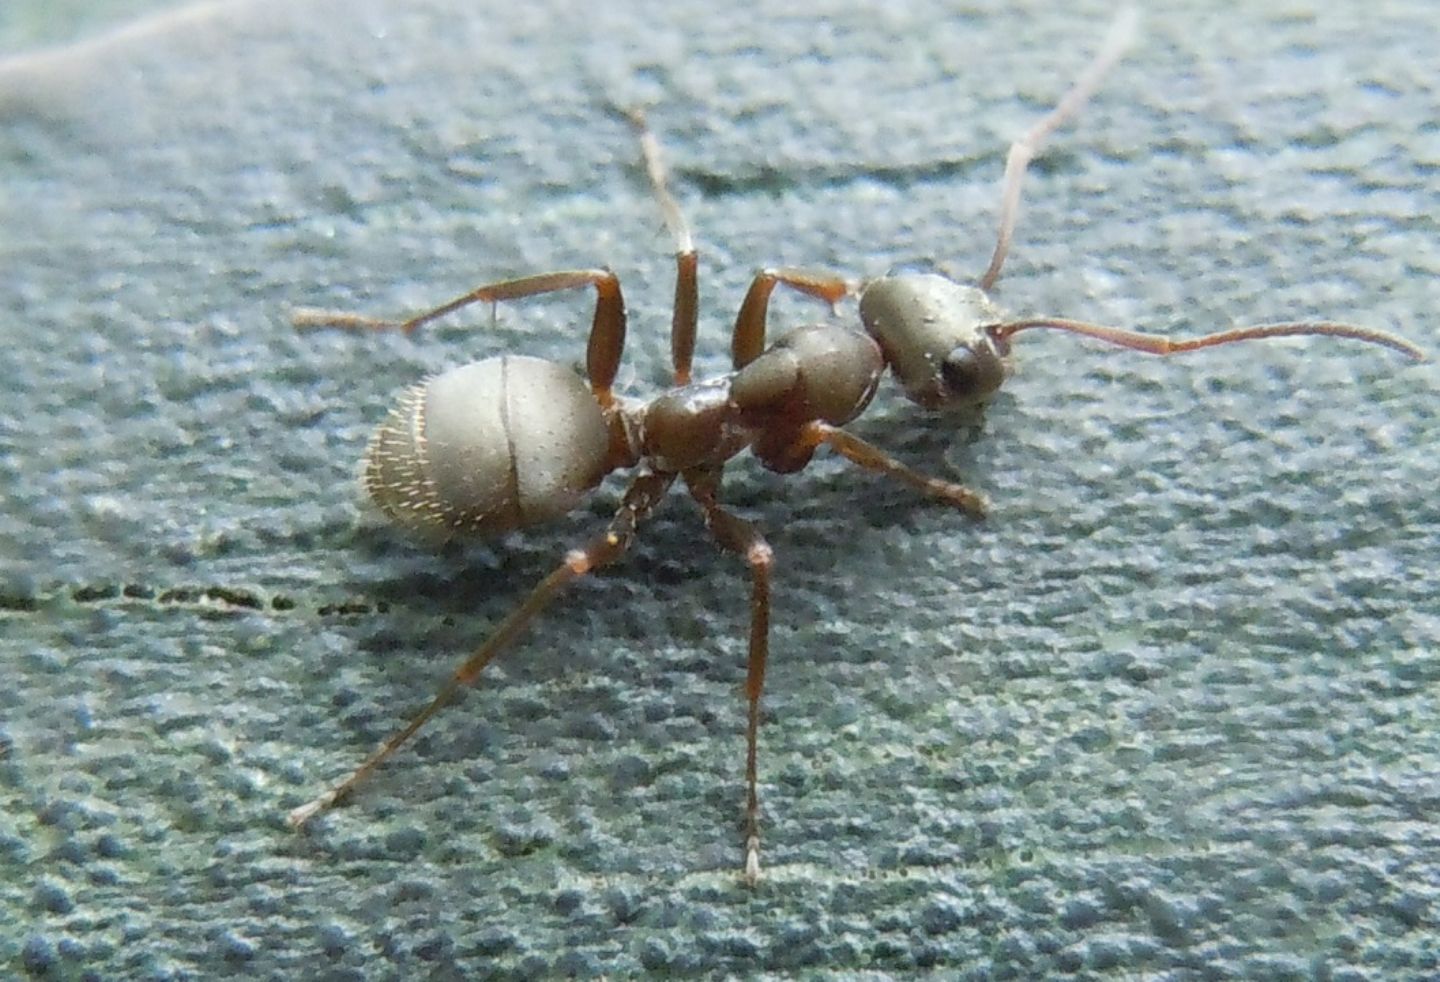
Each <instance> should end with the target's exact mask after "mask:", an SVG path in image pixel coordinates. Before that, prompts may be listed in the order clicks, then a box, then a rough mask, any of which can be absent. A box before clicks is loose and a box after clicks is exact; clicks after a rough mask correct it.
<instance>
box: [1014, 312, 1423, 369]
mask: <svg viewBox="0 0 1440 982" xmlns="http://www.w3.org/2000/svg"><path fill="white" fill-rule="evenodd" d="M1035 327H1048V328H1053V329H1055V330H1059V331H1069V332H1070V333H1071V334H1083V335H1085V336H1086V337H1090V338H1097V339H1099V340H1101V341H1105V342H1108V343H1109V344H1113V345H1116V346H1118V347H1121V348H1132V349H1134V350H1136V351H1143V352H1145V353H1146V354H1151V355H1177V354H1180V353H1181V352H1183V351H1195V350H1198V349H1200V348H1212V347H1214V346H1215V345H1219V344H1229V343H1230V342H1232V341H1252V340H1255V339H1257V338H1285V337H1296V336H1299V335H1304V334H1327V335H1330V336H1331V337H1338V338H1352V339H1354V340H1356V341H1364V342H1366V343H1368V344H1378V345H1383V346H1384V347H1386V348H1393V349H1394V350H1396V351H1398V352H1400V353H1401V354H1403V355H1405V356H1407V357H1409V358H1411V359H1413V360H1415V361H1425V360H1426V357H1425V352H1423V351H1421V350H1420V348H1418V347H1416V346H1415V345H1413V344H1411V343H1410V342H1409V341H1406V340H1405V339H1404V338H1400V337H1396V336H1395V335H1393V334H1389V333H1387V332H1385V331H1376V330H1372V329H1370V328H1368V327H1356V326H1354V325H1353V324H1337V323H1335V322H1333V321H1311V322H1304V321H1289V322H1284V323H1279V324H1256V325H1254V326H1252V327H1234V328H1231V329H1230V330H1228V331H1217V332H1215V333H1214V334H1204V335H1201V336H1200V337H1196V338H1178V339H1176V338H1167V337H1162V336H1160V335H1158V334H1144V333H1141V332H1140V331H1127V330H1126V329H1124V328H1122V327H1107V326H1106V325H1104V324H1091V323H1089V322H1087V321H1076V320H1068V319H1066V318H1063V317H1037V318H1031V319H1027V320H1019V321H1009V322H1007V323H1004V324H995V325H992V326H991V327H989V328H988V329H987V330H988V331H989V333H990V336H991V337H992V338H994V339H995V341H996V343H997V345H998V346H999V347H1000V348H1001V350H1002V351H1003V350H1006V349H1007V346H1008V345H1009V343H1010V338H1011V336H1012V335H1015V334H1018V333H1019V332H1021V331H1028V330H1030V329H1031V328H1035Z"/></svg>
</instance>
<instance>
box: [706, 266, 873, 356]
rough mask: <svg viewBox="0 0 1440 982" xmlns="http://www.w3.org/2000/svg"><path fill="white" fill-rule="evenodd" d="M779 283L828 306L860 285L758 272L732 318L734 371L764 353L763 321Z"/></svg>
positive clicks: (804, 273)
mask: <svg viewBox="0 0 1440 982" xmlns="http://www.w3.org/2000/svg"><path fill="white" fill-rule="evenodd" d="M777 283H783V284H785V285H786V286H788V287H790V289H792V290H796V291H798V292H800V293H803V294H805V295H806V296H810V297H814V298H815V299H816V300H824V301H826V302H827V303H829V304H831V305H832V306H833V305H835V304H837V303H839V302H840V301H841V300H843V299H845V298H846V297H847V296H850V295H852V294H855V293H858V292H859V291H860V284H859V283H856V282H854V281H852V280H847V279H845V278H843V277H840V276H836V275H834V274H833V273H815V272H810V271H808V270H803V269H791V268H780V269H762V270H760V272H758V273H756V274H755V279H753V280H751V281H750V289H749V290H747V291H746V293H745V299H744V301H742V302H741V304H740V312H739V313H738V314H736V315H735V333H734V335H733V336H732V337H731V340H730V353H731V359H732V360H733V361H734V363H735V367H736V368H744V367H745V366H746V365H748V364H750V363H751V362H752V361H754V360H755V359H756V358H758V357H759V356H760V353H761V352H762V351H764V350H765V321H766V318H767V317H768V316H769V313H770V294H771V293H773V292H775V285H776V284H777Z"/></svg>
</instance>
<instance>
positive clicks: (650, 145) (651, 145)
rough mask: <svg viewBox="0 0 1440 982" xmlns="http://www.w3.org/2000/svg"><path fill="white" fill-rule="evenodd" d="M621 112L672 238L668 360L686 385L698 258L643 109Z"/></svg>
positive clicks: (696, 303)
mask: <svg viewBox="0 0 1440 982" xmlns="http://www.w3.org/2000/svg"><path fill="white" fill-rule="evenodd" d="M625 116H626V118H627V119H629V120H630V125H631V126H633V127H634V128H635V132H636V133H637V134H638V135H639V137H640V155H641V156H642V157H643V158H644V160H645V175H646V176H647V177H648V178H649V179H650V190H651V191H653V192H654V193H655V200H656V201H657V202H659V204H660V213H661V214H662V215H664V216H665V227H666V228H668V229H669V230H670V236H671V237H672V238H673V239H674V240H675V307H674V312H673V313H672V315H671V318H670V362H671V364H672V365H674V366H675V384H676V385H688V384H689V383H690V364H691V362H692V361H693V360H694V357H695V332H696V324H697V321H698V319H699V308H700V296H699V293H700V287H699V272H698V266H699V260H698V258H697V257H696V253H695V240H694V239H693V238H691V236H690V226H689V225H688V224H686V222H685V216H684V214H682V213H681V211H680V205H679V204H678V203H677V202H676V201H675V197H674V195H672V194H671V193H670V188H669V185H668V179H669V173H668V171H667V170H666V169H665V161H664V159H663V158H662V157H661V156H660V141H659V140H658V139H657V138H656V137H655V134H654V133H653V132H652V131H651V129H650V126H649V124H648V123H646V122H645V113H644V112H643V111H641V110H639V109H631V110H628V111H627V112H626V113H625Z"/></svg>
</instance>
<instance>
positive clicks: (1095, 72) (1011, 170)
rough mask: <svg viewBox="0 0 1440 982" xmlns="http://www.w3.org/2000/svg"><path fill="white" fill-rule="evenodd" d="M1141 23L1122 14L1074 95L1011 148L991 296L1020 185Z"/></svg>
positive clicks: (1131, 13)
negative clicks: (1037, 158)
mask: <svg viewBox="0 0 1440 982" xmlns="http://www.w3.org/2000/svg"><path fill="white" fill-rule="evenodd" d="M1138 22H1139V15H1138V13H1137V12H1136V10H1135V8H1134V7H1126V8H1125V9H1124V10H1122V11H1121V12H1120V14H1119V16H1117V17H1116V18H1115V21H1114V23H1112V24H1111V25H1110V31H1109V33H1108V34H1106V35H1105V41H1104V43H1103V44H1102V45H1101V47H1100V52H1099V54H1097V55H1096V56H1095V58H1094V60H1093V61H1091V62H1090V65H1089V66H1088V67H1087V68H1086V69H1085V71H1084V72H1082V73H1081V75H1080V77H1079V78H1078V79H1076V80H1075V84H1074V85H1072V86H1071V87H1070V91H1068V92H1066V93H1065V94H1064V95H1063V96H1062V97H1061V98H1060V101H1059V102H1058V103H1056V104H1055V108H1054V109H1052V110H1050V112H1049V113H1047V114H1046V115H1045V118H1044V119H1042V120H1040V122H1038V123H1036V124H1035V125H1034V126H1032V127H1031V128H1030V130H1029V131H1028V132H1027V133H1026V134H1025V135H1024V136H1022V137H1021V138H1020V139H1018V140H1016V141H1015V142H1014V143H1012V144H1010V153H1009V154H1008V155H1007V156H1006V158H1005V184H1004V190H1002V191H1001V193H1000V230H999V234H998V236H997V238H996V240H995V252H994V254H993V255H991V257H990V265H989V266H987V267H985V272H984V273H983V274H982V275H981V276H980V289H982V290H985V291H987V292H988V291H989V289H990V288H991V287H992V286H994V285H995V281H996V280H998V279H999V278H1000V267H1001V266H1003V265H1005V257H1006V255H1008V254H1009V252H1010V240H1011V237H1012V236H1013V235H1014V234H1015V218H1016V214H1017V213H1018V212H1019V210H1020V182H1021V180H1022V179H1023V178H1024V177H1025V168H1026V167H1028V166H1029V165H1030V161H1031V160H1032V159H1033V158H1034V157H1035V155H1036V154H1038V153H1039V152H1040V151H1041V150H1042V149H1044V147H1045V142H1046V140H1048V139H1049V138H1050V135H1051V134H1052V133H1054V132H1055V131H1056V130H1057V129H1059V128H1060V127H1061V126H1063V125H1065V123H1066V122H1068V121H1069V120H1070V119H1072V118H1074V116H1075V115H1076V114H1077V113H1079V112H1080V110H1081V109H1082V108H1084V106H1085V103H1086V102H1088V101H1090V97H1091V96H1092V95H1094V94H1095V90H1096V88H1098V87H1099V85H1100V80H1101V79H1102V78H1104V77H1105V73H1106V72H1108V71H1109V70H1110V69H1111V68H1113V67H1114V65H1115V63H1116V62H1117V61H1119V60H1120V56H1121V55H1122V54H1124V52H1125V49H1126V48H1127V47H1128V46H1129V44H1130V41H1131V40H1132V39H1133V38H1134V36H1135V27H1136V25H1137V23H1138Z"/></svg>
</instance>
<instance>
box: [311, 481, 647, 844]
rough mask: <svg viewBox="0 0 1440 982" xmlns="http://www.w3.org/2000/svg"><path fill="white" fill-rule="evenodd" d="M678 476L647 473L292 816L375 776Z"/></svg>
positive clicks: (605, 559) (621, 546)
mask: <svg viewBox="0 0 1440 982" xmlns="http://www.w3.org/2000/svg"><path fill="white" fill-rule="evenodd" d="M674 480H675V475H673V474H654V473H650V472H645V473H642V474H640V475H639V476H638V477H636V478H635V479H634V480H633V481H632V482H631V483H630V487H629V488H628V489H627V490H626V492H625V497H624V499H623V501H622V502H621V505H620V510H619V511H617V512H616V513H615V517H614V518H613V519H611V521H610V525H609V527H608V528H606V530H605V531H604V532H603V533H601V534H600V535H598V536H596V537H595V538H594V539H592V540H591V541H590V542H589V543H588V544H587V545H586V546H585V547H584V548H582V549H574V550H571V552H570V553H569V554H567V555H566V557H565V560H564V562H562V563H561V564H560V565H559V566H558V567H556V569H555V570H554V571H553V572H552V573H551V574H550V575H549V576H547V577H545V579H543V580H541V581H540V582H539V583H538V584H537V585H536V586H535V588H534V589H533V590H531V591H530V595H529V596H527V597H526V598H525V599H524V600H523V601H521V602H520V605H519V606H517V607H516V608H515V609H514V610H512V611H511V612H510V614H509V616H507V617H506V618H505V619H504V620H503V621H501V622H500V626H499V627H497V628H496V629H495V633H493V634H491V635H490V637H489V638H488V639H487V640H486V641H485V643H484V644H483V645H481V646H480V647H479V648H478V649H476V651H475V653H474V654H473V655H471V656H470V657H469V658H467V659H465V661H464V663H462V664H461V665H460V667H459V668H457V669H455V672H454V674H453V675H451V676H450V679H449V680H448V681H447V682H446V683H445V684H444V685H442V686H441V687H440V691H439V692H438V693H436V695H435V698H434V699H432V700H431V701H430V704H429V705H427V706H426V707H425V708H424V709H422V710H421V711H420V712H419V713H418V714H417V715H416V716H415V718H414V719H412V720H411V721H410V722H409V723H408V724H407V725H406V726H405V727H404V728H403V729H401V730H399V731H397V732H396V733H395V734H394V735H393V736H391V737H390V739H388V740H386V741H385V742H384V743H383V744H381V745H380V749H378V750H376V751H375V752H374V753H373V754H371V755H370V756H369V757H367V758H366V759H365V761H364V763H362V764H361V765H360V766H359V767H357V768H356V769H355V770H354V771H353V772H352V773H351V774H350V776H349V777H347V778H345V779H344V780H343V781H340V782H339V783H337V784H335V785H334V786H333V787H331V788H330V789H329V790H328V791H326V792H325V793H324V794H322V795H320V796H319V797H317V798H315V799H313V800H312V801H310V802H307V803H306V804H304V805H301V806H300V807H299V808H296V809H294V810H293V811H291V812H290V815H289V817H288V819H287V821H288V822H289V823H290V825H292V826H293V827H295V828H300V827H301V826H303V825H304V824H305V823H306V822H308V821H310V819H312V818H314V817H315V816H316V815H318V814H319V813H320V812H322V811H325V810H326V809H328V808H329V807H330V806H332V805H334V804H335V803H336V802H338V801H339V800H340V799H342V798H344V797H345V796H346V795H347V794H349V793H350V792H351V791H352V790H354V788H355V787H356V785H358V784H360V783H361V782H362V781H364V780H365V779H366V778H367V777H369V776H370V775H371V774H372V773H373V772H374V771H375V769H376V768H377V767H379V766H380V765H381V764H383V763H384V762H385V761H386V760H387V759H388V758H389V757H390V755H391V754H393V753H395V751H396V750H398V749H400V747H401V746H402V745H403V744H404V743H405V742H406V741H407V740H409V739H410V737H412V736H413V735H414V734H415V731H417V730H419V729H420V727H422V726H424V725H425V724H426V723H427V722H428V721H429V720H430V718H431V717H432V716H434V715H435V714H436V713H438V712H439V711H440V710H441V709H442V708H444V706H445V704H446V703H448V702H449V701H450V700H451V699H452V698H453V697H454V696H455V694H456V693H457V692H459V691H460V690H461V689H463V688H465V687H466V686H468V685H470V684H471V683H473V682H474V681H475V679H476V678H478V677H479V675H480V673H481V672H482V671H483V670H484V668H485V666H486V665H488V664H490V662H491V661H492V660H493V659H494V658H495V656H496V655H498V654H499V653H500V652H501V651H502V650H503V649H504V648H505V646H506V645H508V644H509V643H510V642H511V641H513V640H515V638H516V637H517V636H519V634H520V632H521V631H523V630H524V629H525V628H526V627H527V626H528V625H529V624H530V622H531V621H533V620H534V619H535V617H536V615H538V614H539V613H540V612H541V611H543V610H544V609H545V608H546V607H548V606H549V605H550V603H551V601H553V600H554V599H555V597H556V596H557V595H558V594H559V593H560V591H561V590H562V589H564V587H566V586H567V585H569V584H570V583H571V582H573V581H574V580H577V579H579V578H580V577H582V576H584V575H585V574H587V573H590V572H593V571H594V570H596V569H599V568H600V567H601V566H604V565H606V564H608V563H612V562H614V561H615V560H616V559H618V558H619V557H620V555H621V553H623V552H624V551H625V549H626V547H627V546H629V545H630V543H631V541H632V540H633V539H634V538H635V528H636V526H637V525H639V523H640V522H641V521H642V520H643V519H644V518H645V517H646V516H647V515H649V514H650V512H651V511H652V510H653V509H654V507H655V505H656V504H658V503H659V501H660V499H661V498H662V497H664V495H665V492H666V490H667V489H668V488H669V487H670V485H671V483H673V482H674Z"/></svg>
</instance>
